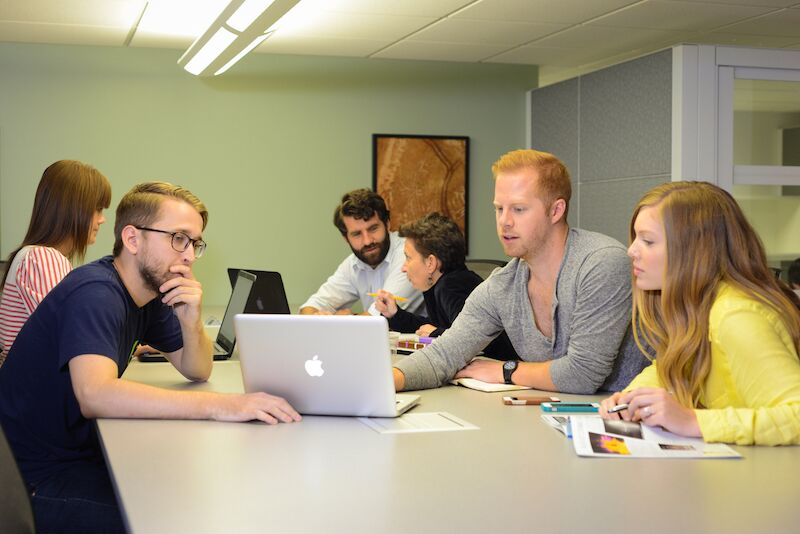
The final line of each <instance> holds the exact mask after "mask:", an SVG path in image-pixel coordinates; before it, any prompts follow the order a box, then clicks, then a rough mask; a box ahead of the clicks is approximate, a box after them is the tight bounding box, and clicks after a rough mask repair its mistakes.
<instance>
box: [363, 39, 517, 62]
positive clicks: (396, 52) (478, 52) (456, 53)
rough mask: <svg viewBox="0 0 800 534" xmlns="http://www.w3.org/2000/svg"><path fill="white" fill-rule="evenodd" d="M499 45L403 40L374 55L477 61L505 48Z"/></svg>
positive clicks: (381, 56) (378, 56)
mask: <svg viewBox="0 0 800 534" xmlns="http://www.w3.org/2000/svg"><path fill="white" fill-rule="evenodd" d="M505 48H506V47H505V46H499V45H469V44H463V43H430V42H423V41H402V42H400V43H397V44H394V45H392V46H390V47H389V48H387V49H386V50H382V51H380V52H378V53H376V54H374V55H373V56H372V57H376V58H388V59H421V60H433V61H470V62H476V61H480V60H481V59H483V58H486V57H489V56H493V55H495V54H498V53H499V52H502V51H503V50H505Z"/></svg>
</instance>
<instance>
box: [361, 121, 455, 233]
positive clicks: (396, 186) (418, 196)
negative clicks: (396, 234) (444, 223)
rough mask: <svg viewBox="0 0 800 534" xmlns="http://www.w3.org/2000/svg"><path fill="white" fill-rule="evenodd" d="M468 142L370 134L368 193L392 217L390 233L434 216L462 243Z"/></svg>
mask: <svg viewBox="0 0 800 534" xmlns="http://www.w3.org/2000/svg"><path fill="white" fill-rule="evenodd" d="M468 179H469V137H448V136H439V135H401V134H373V136H372V188H373V190H374V191H375V192H377V193H378V194H379V195H381V196H382V197H383V199H384V200H385V201H386V205H387V206H388V207H389V210H390V212H391V229H392V230H397V229H398V228H400V226H401V225H403V224H405V223H407V222H412V221H415V220H417V219H419V218H420V217H422V216H423V215H426V214H428V213H431V212H433V211H438V212H439V213H441V214H443V215H446V216H448V217H450V218H451V219H453V220H454V221H455V222H456V224H457V225H458V227H459V228H461V231H462V232H463V233H464V238H465V241H466V242H467V243H469V240H468V234H467V200H468V188H467V184H468Z"/></svg>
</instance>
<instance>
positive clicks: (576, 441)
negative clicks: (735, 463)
mask: <svg viewBox="0 0 800 534" xmlns="http://www.w3.org/2000/svg"><path fill="white" fill-rule="evenodd" d="M570 427H571V429H572V443H573V445H574V446H575V452H576V453H578V456H594V457H602V458H741V455H740V454H739V453H737V452H736V451H734V450H733V449H731V448H730V447H728V446H727V445H723V444H721V443H706V442H704V441H703V440H702V439H701V438H687V437H683V436H677V435H675V434H673V433H671V432H667V431H666V430H664V429H662V428H661V427H651V426H647V425H642V424H639V423H632V422H630V421H622V420H607V419H602V418H600V417H594V416H592V417H587V416H582V417H570Z"/></svg>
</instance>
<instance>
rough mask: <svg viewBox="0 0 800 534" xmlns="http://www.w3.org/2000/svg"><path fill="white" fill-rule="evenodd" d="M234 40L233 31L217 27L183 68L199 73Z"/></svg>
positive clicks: (195, 73)
mask: <svg viewBox="0 0 800 534" xmlns="http://www.w3.org/2000/svg"><path fill="white" fill-rule="evenodd" d="M235 40H236V34H235V33H231V32H229V31H228V30H226V29H225V28H220V29H218V30H217V32H216V33H215V34H214V35H212V36H211V39H209V40H208V42H207V43H206V44H205V45H203V48H201V49H200V50H198V52H197V54H195V56H194V57H193V58H192V59H191V60H190V61H189V62H188V63H187V64H186V66H185V67H183V68H184V69H186V70H187V71H188V72H191V73H192V74H194V75H195V76H196V75H198V74H200V73H201V72H203V70H205V68H206V67H208V66H209V65H210V64H211V62H212V61H214V60H215V59H217V57H218V56H219V55H220V54H221V53H222V52H223V51H225V49H226V48H228V47H229V46H230V45H231V43H232V42H234V41H235ZM181 59H182V58H181Z"/></svg>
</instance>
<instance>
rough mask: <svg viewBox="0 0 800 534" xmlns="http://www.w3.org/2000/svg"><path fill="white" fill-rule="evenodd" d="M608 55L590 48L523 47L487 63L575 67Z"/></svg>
mask: <svg viewBox="0 0 800 534" xmlns="http://www.w3.org/2000/svg"><path fill="white" fill-rule="evenodd" d="M607 55H609V53H608V51H605V50H598V49H592V48H554V47H545V46H535V45H525V46H521V47H519V48H515V49H514V50H510V51H508V52H504V53H501V54H498V55H496V56H492V57H491V58H489V59H488V60H487V62H489V63H523V64H530V65H548V66H556V67H577V66H578V65H583V64H584V63H590V62H593V61H598V60H600V59H602V58H604V57H606V56H607Z"/></svg>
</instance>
